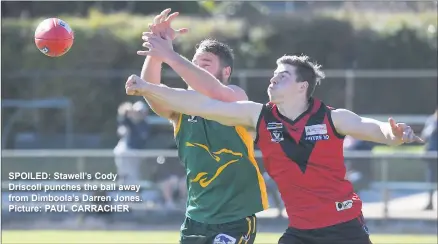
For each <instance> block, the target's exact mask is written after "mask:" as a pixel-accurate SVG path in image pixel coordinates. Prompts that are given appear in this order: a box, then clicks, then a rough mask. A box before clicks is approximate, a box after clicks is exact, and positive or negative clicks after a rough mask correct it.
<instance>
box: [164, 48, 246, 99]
mask: <svg viewBox="0 0 438 244" xmlns="http://www.w3.org/2000/svg"><path fill="white" fill-rule="evenodd" d="M166 63H167V64H168V65H169V66H170V67H171V68H172V69H173V70H175V72H176V73H177V74H178V75H179V76H181V78H183V80H184V81H185V82H186V83H187V85H189V86H190V87H191V88H193V89H194V90H195V91H197V92H199V93H201V94H204V95H206V96H208V97H210V98H213V99H217V100H221V101H224V102H234V101H246V100H248V96H247V95H246V93H245V91H244V90H243V89H242V88H240V87H238V86H235V85H229V86H226V85H224V84H222V83H221V82H220V81H219V80H218V79H217V78H216V77H214V76H213V75H212V74H210V73H209V72H207V71H206V70H205V69H202V68H200V67H198V66H196V65H195V64H193V63H192V62H191V61H189V60H188V59H186V58H185V57H183V56H181V55H179V54H178V53H176V52H173V53H172V54H171V55H169V57H168V58H167V59H166Z"/></svg>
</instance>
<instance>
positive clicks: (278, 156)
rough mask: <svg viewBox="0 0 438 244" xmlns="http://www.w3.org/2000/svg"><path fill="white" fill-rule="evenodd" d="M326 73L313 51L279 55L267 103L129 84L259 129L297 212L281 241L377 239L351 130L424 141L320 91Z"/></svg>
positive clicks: (168, 54)
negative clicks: (351, 149) (350, 176)
mask: <svg viewBox="0 0 438 244" xmlns="http://www.w3.org/2000/svg"><path fill="white" fill-rule="evenodd" d="M150 41H151V42H153V43H152V44H151V45H148V46H149V48H150V51H149V54H150V55H157V56H159V57H160V58H161V59H162V60H163V61H164V62H166V63H168V64H169V66H171V67H172V68H173V69H175V70H181V68H182V67H183V66H186V67H188V66H189V63H190V62H189V61H187V62H179V61H178V62H177V61H175V60H181V59H180V58H176V57H177V55H178V54H177V53H176V52H174V51H173V50H172V49H171V45H169V42H167V41H166V40H163V39H161V38H155V39H151V40H150ZM191 68H193V67H191ZM323 78H324V74H323V72H322V71H321V70H320V66H318V65H316V64H314V63H312V62H311V61H310V60H309V58H308V57H307V56H284V57H282V58H280V59H278V60H277V69H276V70H275V72H274V76H273V77H272V79H271V84H270V85H269V87H268V94H269V98H270V102H269V103H267V104H259V103H255V102H251V101H239V102H221V101H218V100H214V99H211V98H209V97H206V96H204V95H201V94H199V93H197V92H196V91H191V90H182V89H174V88H170V87H166V86H162V85H154V84H151V83H148V82H145V81H144V80H142V79H140V78H139V77H138V76H135V75H132V76H130V77H129V78H128V81H127V82H126V86H125V89H126V93H127V94H128V95H141V96H145V97H148V98H149V99H152V100H154V101H156V102H160V103H163V104H164V105H165V106H167V107H170V108H172V109H173V110H175V111H178V112H180V113H183V114H188V115H193V116H201V117H203V118H206V119H209V120H215V121H218V122H220V123H222V124H224V125H229V126H245V127H246V128H248V129H249V130H250V131H252V132H253V136H254V139H255V142H256V143H257V145H258V147H259V148H260V150H261V152H262V155H263V161H264V166H265V168H266V170H267V172H268V174H269V175H270V176H271V177H272V179H273V180H274V181H275V182H276V183H277V185H278V188H279V191H280V193H281V197H282V199H283V201H284V204H285V207H286V211H287V214H288V216H289V228H288V229H287V230H286V232H285V233H284V234H283V236H282V237H281V238H280V240H279V243H281V244H297V243H300V244H301V243H313V244H319V243H321V244H329V243H330V244H332V243H337V244H340V243H342V244H343V243H345V244H351V243H355V244H369V243H370V239H369V234H368V229H367V227H366V225H365V223H364V221H363V216H362V201H361V200H360V198H359V196H358V195H356V193H355V192H354V190H353V186H352V184H351V183H350V182H349V181H348V180H346V179H345V178H344V177H345V173H346V169H345V165H344V156H343V139H344V136H345V135H350V136H353V137H355V138H357V139H360V140H366V141H373V142H377V143H384V144H388V145H400V144H403V143H411V142H414V141H419V142H421V141H422V140H421V139H420V138H419V137H418V136H416V135H415V134H414V132H413V130H412V129H411V128H410V127H409V126H408V125H406V124H402V123H399V124H398V123H396V122H395V121H394V120H392V119H389V121H388V122H380V121H376V120H374V119H369V118H363V117H360V116H359V115H357V114H355V113H353V112H351V111H349V110H346V109H333V108H331V107H328V106H327V105H325V104H324V103H322V102H321V101H320V100H318V99H316V98H313V97H312V95H313V92H314V90H315V87H316V85H317V84H319V82H320V80H321V79H323ZM225 170H227V169H225Z"/></svg>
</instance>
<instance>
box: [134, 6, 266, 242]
mask: <svg viewBox="0 0 438 244" xmlns="http://www.w3.org/2000/svg"><path fill="white" fill-rule="evenodd" d="M169 13H170V9H166V10H164V11H163V12H162V13H161V14H159V15H157V16H156V17H155V18H154V23H153V24H151V25H150V26H149V29H150V32H145V33H143V37H142V38H143V40H144V41H145V43H144V45H143V46H145V47H146V48H150V47H151V46H150V45H152V44H151V40H152V39H153V38H154V37H158V36H159V37H162V38H165V39H167V40H168V41H169V42H171V41H172V40H173V39H174V38H175V36H176V35H177V34H182V33H186V32H187V29H180V30H177V31H176V30H174V29H172V28H171V26H170V24H171V22H172V20H173V19H174V18H175V17H176V16H177V15H178V13H173V14H171V15H168V14H169ZM137 54H139V55H143V56H147V57H146V60H145V62H144V65H143V68H142V71H141V75H140V77H141V78H142V79H143V80H146V81H148V82H151V83H154V84H160V83H161V65H162V60H160V59H159V58H158V57H154V56H153V55H150V53H149V52H148V51H138V52H137ZM175 54H176V55H175V56H174V59H173V60H174V63H172V62H170V63H168V64H169V65H170V66H171V67H172V68H173V69H174V70H175V71H176V72H177V73H178V75H179V76H181V77H182V78H183V80H184V81H185V82H186V83H187V85H188V89H191V90H194V91H193V92H195V91H196V92H198V93H201V94H203V95H205V96H208V97H211V98H213V99H217V100H221V101H224V102H234V101H243V100H247V99H248V97H247V95H246V93H245V91H244V90H243V89H241V88H240V87H238V86H235V85H229V80H230V77H231V73H232V69H233V62H234V57H233V53H232V50H231V49H230V47H229V46H227V45H226V44H224V43H221V42H218V41H215V40H204V41H202V42H201V43H200V44H199V45H198V46H197V47H196V53H195V55H194V57H193V59H192V62H190V61H189V60H187V59H186V58H184V57H182V56H180V55H178V54H177V53H175ZM145 99H146V101H147V102H148V104H149V105H150V106H151V108H152V110H154V111H155V113H156V114H158V115H159V116H161V117H164V118H167V119H169V120H170V121H171V122H172V124H173V125H174V131H175V141H176V143H177V146H178V154H179V157H180V159H181V161H182V163H183V165H184V167H185V168H186V172H187V189H188V199H187V210H186V219H185V221H184V223H183V225H182V226H181V238H180V243H199V244H204V243H205V244H207V243H208V244H211V243H228V244H234V243H236V244H241V243H245V244H248V243H254V239H255V236H256V230H257V225H256V216H255V214H256V213H257V212H260V211H263V210H265V209H267V208H268V199H267V194H266V186H265V182H264V180H263V176H262V175H261V172H260V170H259V167H258V165H257V162H256V161H255V158H254V145H253V138H252V136H251V135H250V134H249V133H248V132H247V130H246V129H245V128H244V127H233V126H224V125H222V124H220V123H217V122H215V121H212V120H206V119H204V118H201V117H197V116H188V115H185V114H181V113H177V112H175V111H174V110H173V109H172V107H166V106H162V104H160V103H157V102H154V97H145Z"/></svg>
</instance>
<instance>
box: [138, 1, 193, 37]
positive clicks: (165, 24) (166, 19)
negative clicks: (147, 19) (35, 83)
mask: <svg viewBox="0 0 438 244" xmlns="http://www.w3.org/2000/svg"><path fill="white" fill-rule="evenodd" d="M170 11H171V9H170V8H168V9H165V10H163V11H162V12H161V13H160V14H159V15H157V16H155V18H154V22H153V23H152V24H149V30H150V31H151V32H152V33H154V34H155V35H158V36H161V38H163V39H170V40H174V39H175V38H176V37H177V36H178V35H181V34H185V33H187V32H189V29H187V28H181V29H178V30H175V29H173V28H172V27H171V24H172V21H173V20H174V19H175V18H176V17H177V16H178V15H179V12H174V13H172V14H171V15H169V13H170ZM168 15H169V16H168ZM143 34H144V33H143Z"/></svg>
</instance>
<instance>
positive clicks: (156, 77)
mask: <svg viewBox="0 0 438 244" xmlns="http://www.w3.org/2000/svg"><path fill="white" fill-rule="evenodd" d="M161 64H162V62H161V60H159V59H156V58H153V57H151V56H147V57H146V59H145V61H144V64H143V67H142V69H141V75H140V77H141V78H142V79H143V80H147V81H148V82H150V83H153V84H160V83H161ZM143 98H144V99H145V100H146V102H147V103H148V104H149V106H150V107H151V109H152V110H153V111H154V112H155V113H156V114H157V115H158V116H161V117H164V118H167V119H170V120H172V121H175V120H176V118H177V117H178V114H177V113H176V112H174V111H172V110H171V109H169V108H166V107H165V106H163V104H162V103H159V102H157V101H155V100H154V99H150V98H148V97H146V96H144V97H143Z"/></svg>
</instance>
